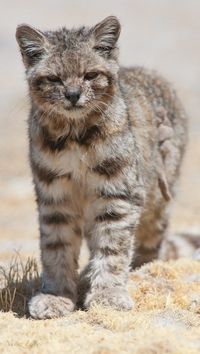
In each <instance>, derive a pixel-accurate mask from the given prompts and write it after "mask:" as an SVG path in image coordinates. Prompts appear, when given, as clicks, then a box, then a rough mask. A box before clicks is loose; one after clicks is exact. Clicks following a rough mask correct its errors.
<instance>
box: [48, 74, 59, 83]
mask: <svg viewBox="0 0 200 354" xmlns="http://www.w3.org/2000/svg"><path fill="white" fill-rule="evenodd" d="M46 80H47V81H49V82H55V83H56V82H57V83H62V80H61V79H60V78H59V77H58V76H55V75H49V76H46Z"/></svg>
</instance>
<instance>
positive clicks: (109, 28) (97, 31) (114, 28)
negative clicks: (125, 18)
mask: <svg viewBox="0 0 200 354" xmlns="http://www.w3.org/2000/svg"><path fill="white" fill-rule="evenodd" d="M120 31H121V25H120V22H119V20H118V19H117V18H116V17H115V16H109V17H106V18H105V19H104V20H103V21H101V22H100V23H98V24H97V25H96V26H94V27H93V28H92V33H93V34H94V38H95V45H94V49H96V50H97V51H99V52H102V53H110V52H111V51H112V50H113V49H115V48H116V43H117V41H118V38H119V35H120Z"/></svg>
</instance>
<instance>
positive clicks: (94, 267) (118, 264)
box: [80, 190, 141, 310]
mask: <svg viewBox="0 0 200 354" xmlns="http://www.w3.org/2000/svg"><path fill="white" fill-rule="evenodd" d="M139 204H141V200H140V198H139V197H138V193H135V201H134V193H133V195H132V196H130V195H129V192H128V191H127V193H126V192H125V193H124V194H123V193H120V192H119V191H117V190H116V191H115V193H114V194H113V193H112V194H109V193H107V194H105V195H104V197H103V198H100V199H99V200H97V201H96V203H95V205H93V208H94V209H95V211H96V215H95V218H94V224H93V227H92V229H91V231H90V237H89V247H90V250H91V259H90V262H89V266H88V267H87V269H86V271H85V272H83V278H82V279H81V284H80V285H83V284H84V281H85V282H86V284H88V292H87V294H86V295H85V299H84V307H85V308H88V307H89V306H90V305H92V304H94V303H99V304H102V305H103V306H111V307H113V308H115V309H117V310H129V309H131V308H132V306H133V302H132V299H131V298H130V296H129V294H128V291H127V289H126V284H127V279H128V274H129V266H130V263H131V260H132V255H133V251H134V230H135V227H136V225H137V223H138V219H139V215H140V205H139Z"/></svg>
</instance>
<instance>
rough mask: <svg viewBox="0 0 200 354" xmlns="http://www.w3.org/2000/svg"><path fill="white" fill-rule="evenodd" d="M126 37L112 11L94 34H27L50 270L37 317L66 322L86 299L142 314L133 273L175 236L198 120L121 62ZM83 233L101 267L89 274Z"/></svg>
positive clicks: (22, 39) (44, 253) (92, 263)
mask: <svg viewBox="0 0 200 354" xmlns="http://www.w3.org/2000/svg"><path fill="white" fill-rule="evenodd" d="M119 34H120V24H119V21H118V20H117V19H116V18H115V17H112V16H111V17H108V18H106V19H105V20H103V21H102V22H100V23H99V24H97V25H96V26H94V27H92V28H86V27H82V28H80V29H73V30H68V29H66V28H61V29H59V30H57V31H47V32H42V31H39V30H37V29H34V28H32V27H30V26H28V25H21V26H19V27H18V28H17V33H16V37H17V41H18V43H19V46H20V50H21V53H22V57H23V61H24V64H25V67H26V77H27V82H28V85H29V92H30V97H31V112H30V116H29V141H30V162H31V168H32V174H33V181H34V185H35V192H36V198H37V204H38V212H39V223H40V235H41V237H40V245H41V259H42V266H43V289H42V292H41V294H38V295H37V296H36V297H34V298H33V299H32V300H31V301H30V313H31V315H32V316H33V317H34V318H52V317H58V316H62V315H63V316H64V315H66V314H67V313H68V312H70V311H73V310H74V308H75V307H76V305H77V303H79V304H80V303H81V304H82V305H83V306H84V307H86V308H87V307H89V306H90V305H91V304H93V303H102V304H104V305H106V306H107V305H110V306H113V307H114V308H116V309H124V310H128V309H130V308H131V307H132V301H131V299H130V297H129V295H128V292H127V290H126V283H127V278H128V273H129V270H130V266H131V264H132V266H136V265H137V264H142V263H143V262H145V261H148V260H152V259H153V258H155V257H157V255H158V252H159V249H160V245H161V243H162V240H163V238H164V236H165V235H166V234H167V229H168V205H169V199H170V198H171V196H173V195H174V193H175V189H174V186H175V183H176V181H177V178H178V175H179V170H180V164H181V161H182V157H183V154H184V150H185V145H186V141H187V128H186V125H187V124H186V117H185V113H184V111H183V108H182V106H181V104H180V102H179V100H178V98H177V96H176V94H175V92H174V90H173V89H172V88H171V86H170V85H169V84H168V83H167V82H166V81H165V80H164V79H163V78H161V77H160V76H159V75H157V74H156V73H154V72H150V71H147V70H145V69H143V68H139V67H134V68H129V69H127V68H121V67H119V64H118V48H117V40H118V37H119ZM83 237H85V238H86V239H87V242H88V245H89V249H90V260H89V264H88V266H87V267H86V269H85V270H84V271H83V272H82V274H81V275H80V276H79V275H78V257H79V251H80V246H81V241H82V238H83ZM78 297H79V298H78Z"/></svg>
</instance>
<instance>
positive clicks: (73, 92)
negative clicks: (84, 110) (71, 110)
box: [65, 88, 81, 106]
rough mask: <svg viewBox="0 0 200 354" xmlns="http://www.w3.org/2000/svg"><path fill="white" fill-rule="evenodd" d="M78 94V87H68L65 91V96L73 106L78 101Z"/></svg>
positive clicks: (79, 93)
mask: <svg viewBox="0 0 200 354" xmlns="http://www.w3.org/2000/svg"><path fill="white" fill-rule="evenodd" d="M80 95H81V92H80V89H75V88H73V89H68V90H67V91H66V92H65V97H66V98H67V99H68V100H69V101H70V102H71V104H72V105H73V106H75V104H76V103H77V102H78V100H79V98H80Z"/></svg>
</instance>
